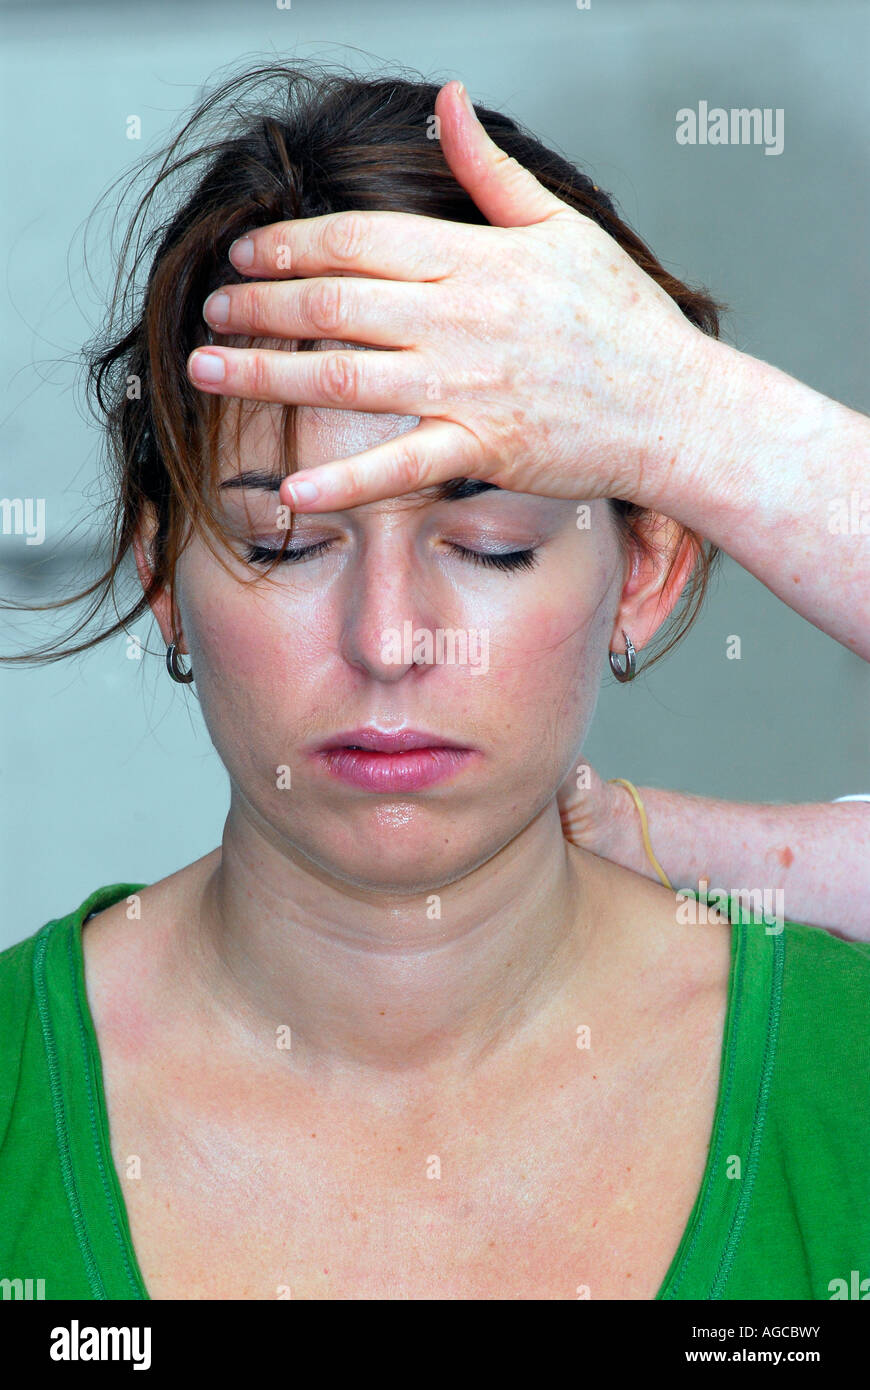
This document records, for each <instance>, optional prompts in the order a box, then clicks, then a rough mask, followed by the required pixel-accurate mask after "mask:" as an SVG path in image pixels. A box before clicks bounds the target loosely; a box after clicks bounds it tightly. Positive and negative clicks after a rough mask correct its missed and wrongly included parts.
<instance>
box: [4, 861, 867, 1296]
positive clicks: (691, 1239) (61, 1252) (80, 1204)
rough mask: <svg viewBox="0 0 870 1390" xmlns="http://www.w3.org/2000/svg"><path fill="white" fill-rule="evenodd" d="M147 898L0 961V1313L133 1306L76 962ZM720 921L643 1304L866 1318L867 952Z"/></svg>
mask: <svg viewBox="0 0 870 1390" xmlns="http://www.w3.org/2000/svg"><path fill="white" fill-rule="evenodd" d="M145 886H146V885H145V884H135V883H133V884H127V883H120V884H111V885H109V886H107V887H105V888H98V889H97V890H96V892H94V893H92V894H91V895H90V897H88V898H86V899H85V901H84V902H83V903H82V904H81V906H80V907H79V908H78V909H77V910H76V911H75V912H71V913H70V914H69V915H68V916H66V917H61V918H58V919H57V920H54V921H51V922H47V923H46V925H45V926H44V927H43V928H42V929H41V930H40V931H38V932H36V933H35V934H34V935H33V936H31V937H29V938H28V939H27V940H26V941H22V942H19V943H18V944H17V945H15V946H12V947H10V948H9V949H8V950H6V951H4V952H3V953H2V954H0V1018H2V1020H3V1022H2V1038H0V1297H3V1298H9V1297H16V1296H17V1297H23V1296H27V1290H28V1288H29V1289H31V1290H33V1289H37V1288H38V1287H39V1286H38V1285H37V1284H36V1283H35V1282H34V1284H33V1285H32V1286H27V1285H25V1284H24V1281H25V1280H33V1281H37V1280H40V1279H42V1280H44V1281H45V1283H44V1296H45V1298H47V1299H59V1298H71V1299H86V1298H88V1299H89V1298H105V1299H115V1298H124V1299H127V1298H134V1299H135V1298H139V1299H147V1298H148V1291H147V1289H146V1287H145V1283H144V1280H143V1278H142V1274H141V1272H140V1270H139V1266H138V1263H137V1260H136V1252H135V1250H134V1249H133V1244H132V1241H131V1238H130V1227H129V1223H128V1219H127V1213H126V1209H125V1205H124V1197H123V1193H122V1190H121V1184H120V1182H119V1180H118V1175H117V1172H116V1170H115V1166H114V1162H113V1159H112V1151H111V1147H110V1143H109V1129H108V1120H107V1114H106V1101H105V1095H104V1091H103V1079H102V1067H101V1063H100V1053H99V1047H98V1044H97V1038H96V1034H95V1031H94V1025H93V1019H92V1018H91V1013H90V1009H89V1007H88V1000H87V996H86V992H85V981H84V965H83V957H82V944H81V932H82V924H83V922H84V920H85V918H86V917H87V916H88V915H89V914H90V913H92V912H99V911H100V910H101V909H102V908H104V907H109V906H110V905H111V904H112V903H114V902H117V901H118V900H119V899H121V898H123V897H126V896H128V895H130V894H132V893H137V892H139V891H140V889H142V888H144V887H145ZM687 891H688V892H691V891H692V890H687ZM694 896H697V895H696V894H694ZM729 916H730V918H731V921H732V923H733V926H732V937H731V970H730V978H729V990H728V1010H727V1016H726V1023H725V1032H724V1040H723V1048H722V1059H721V1066H720V1078H719V1094H718V1100H717V1104H716V1114H715V1120H714V1124H713V1131H712V1136H711V1140H710V1145H709V1150H708V1155H707V1165H706V1169H705V1172H704V1176H703V1179H702V1182H701V1188H700V1191H699V1192H698V1195H697V1198H696V1200H695V1204H694V1207H693V1209H692V1212H691V1215H690V1217H689V1221H688V1225H687V1226H686V1229H685V1231H684V1233H683V1237H682V1240H681V1241H680V1244H679V1246H678V1248H677V1251H676V1253H675V1255H674V1258H673V1260H672V1261H671V1266H670V1268H669V1270H668V1272H667V1275H666V1276H665V1280H664V1283H663V1284H662V1286H661V1288H660V1289H659V1291H658V1294H657V1295H656V1298H657V1299H661V1300H665V1299H719V1298H721V1299H765V1298H788V1299H830V1298H834V1297H845V1298H850V1297H851V1298H862V1297H863V1298H870V1105H868V1097H870V1084H868V1083H870V943H860V944H859V943H855V942H846V941H842V940H840V939H839V938H838V937H834V936H831V935H830V934H829V933H828V932H826V931H822V930H820V929H818V928H816V927H807V926H802V925H799V924H798V923H795V922H787V923H786V924H785V927H784V929H783V930H782V931H781V932H777V931H776V930H771V931H768V930H767V929H766V928H765V926H764V925H763V924H762V923H759V924H757V925H753V923H752V919H751V916H750V914H749V912H748V909H744V910H741V908H740V906H739V904H738V902H737V899H736V898H731V899H729ZM698 929H699V930H703V929H704V928H703V925H699V928H698ZM6 1280H11V1281H17V1280H20V1281H22V1282H21V1285H20V1286H19V1285H17V1284H16V1283H14V1282H13V1283H11V1284H9V1285H7V1284H6V1283H4V1282H3V1281H6ZM837 1281H842V1282H837ZM863 1281H866V1282H864V1285H863V1290H861V1284H862V1282H863ZM859 1290H860V1291H859ZM532 1292H533V1291H531V1290H530V1294H531V1293H532ZM30 1296H31V1297H32V1296H34V1295H33V1293H32V1292H31V1293H30ZM36 1296H39V1294H38V1293H37V1295H36Z"/></svg>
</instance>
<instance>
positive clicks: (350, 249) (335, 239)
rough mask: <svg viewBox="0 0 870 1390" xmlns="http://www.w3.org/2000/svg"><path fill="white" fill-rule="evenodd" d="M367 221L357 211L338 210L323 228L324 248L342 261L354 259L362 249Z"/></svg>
mask: <svg viewBox="0 0 870 1390" xmlns="http://www.w3.org/2000/svg"><path fill="white" fill-rule="evenodd" d="M364 239H365V223H364V221H363V219H362V217H361V216H360V215H359V213H357V212H338V213H336V214H335V215H334V217H331V218H330V219H329V221H328V222H327V223H326V225H325V226H324V229H323V249H324V251H325V252H326V253H327V255H328V256H332V257H334V258H335V259H336V260H340V261H350V260H353V259H354V257H355V256H358V255H359V254H360V252H361V251H362V248H363V244H364Z"/></svg>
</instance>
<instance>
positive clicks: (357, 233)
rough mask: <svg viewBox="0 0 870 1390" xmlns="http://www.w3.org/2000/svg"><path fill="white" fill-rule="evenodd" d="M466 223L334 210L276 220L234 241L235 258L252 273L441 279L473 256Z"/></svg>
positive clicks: (413, 215) (415, 215) (470, 228)
mask: <svg viewBox="0 0 870 1390" xmlns="http://www.w3.org/2000/svg"><path fill="white" fill-rule="evenodd" d="M479 230H480V229H479V228H475V227H473V226H471V225H466V224H464V223H462V222H448V223H445V221H444V219H443V218H437V217H424V216H422V215H421V214H419V213H416V212H384V211H380V210H379V211H372V212H362V211H359V210H357V209H353V210H351V211H348V212H329V213H325V214H324V215H323V216H322V217H301V218H297V219H295V220H294V221H290V222H270V223H269V225H268V226H266V227H257V228H255V229H254V230H253V231H250V232H248V233H246V235H245V236H243V237H239V239H238V240H237V241H234V242H233V244H232V246H231V247H230V250H229V257H230V260H231V261H232V263H233V265H234V266H235V267H236V269H237V270H241V271H243V272H244V273H245V274H246V275H258V276H261V277H278V276H288V277H289V276H291V275H308V276H311V275H328V274H329V273H330V272H337V271H348V270H352V271H354V272H355V273H356V274H359V275H377V276H380V277H381V278H382V279H390V280H441V279H443V278H444V276H445V275H450V274H452V273H453V272H454V271H455V270H456V269H457V268H458V266H459V265H461V264H462V263H463V262H464V260H465V259H466V256H467V254H468V250H469V248H470V244H471V234H472V233H474V232H475V231H479Z"/></svg>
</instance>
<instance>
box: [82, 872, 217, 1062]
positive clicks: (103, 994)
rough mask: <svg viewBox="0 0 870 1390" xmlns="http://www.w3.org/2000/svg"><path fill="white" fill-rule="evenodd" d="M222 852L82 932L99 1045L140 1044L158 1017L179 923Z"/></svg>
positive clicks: (100, 916) (116, 907)
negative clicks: (112, 1042)
mask: <svg viewBox="0 0 870 1390" xmlns="http://www.w3.org/2000/svg"><path fill="white" fill-rule="evenodd" d="M220 853H221V851H220V849H219V848H218V849H216V850H212V852H211V853H210V854H207V855H204V856H203V857H202V858H201V859H197V860H194V862H193V863H192V864H187V865H185V866H184V868H182V869H179V870H177V872H175V873H174V874H169V875H168V876H167V877H166V878H163V879H159V880H158V881H157V882H156V883H152V884H149V885H148V886H147V887H146V888H143V889H142V890H141V891H140V892H139V893H137V894H136V898H137V903H136V911H135V912H134V913H133V912H131V911H130V907H129V902H128V899H127V898H122V899H121V900H120V901H119V902H117V903H113V904H112V906H111V907H107V908H104V909H103V910H102V911H101V912H98V913H97V914H96V915H95V916H94V917H92V918H91V919H90V921H88V922H87V923H86V925H85V926H84V927H83V929H82V955H83V958H84V965H85V982H86V987H87V993H88V1001H89V1004H90V1007H91V1012H92V1014H93V1017H94V1022H95V1025H96V1027H97V1032H98V1034H99V1035H100V1036H101V1041H102V1040H105V1042H107V1043H108V1042H109V1041H110V1039H115V1040H121V1039H123V1040H126V1043H127V1044H128V1045H129V1046H130V1048H132V1049H137V1048H139V1047H140V1046H141V1044H142V1041H143V1036H142V1034H143V1030H145V1029H146V1028H147V1029H148V1031H150V1029H151V1027H152V1026H154V1025H155V1024H156V1021H157V1020H158V1018H159V1015H160V1001H161V998H162V996H163V995H165V992H166V981H167V979H168V978H169V976H170V973H171V960H172V957H173V948H174V946H175V942H176V935H177V929H178V924H179V923H183V922H184V921H185V920H188V919H189V917H190V915H191V910H192V908H193V906H194V904H195V903H196V902H197V901H198V899H199V895H200V894H201V892H202V888H203V886H204V884H205V882H206V880H207V878H208V877H209V875H210V874H211V872H212V871H213V869H214V867H215V864H216V863H218V862H219V860H220Z"/></svg>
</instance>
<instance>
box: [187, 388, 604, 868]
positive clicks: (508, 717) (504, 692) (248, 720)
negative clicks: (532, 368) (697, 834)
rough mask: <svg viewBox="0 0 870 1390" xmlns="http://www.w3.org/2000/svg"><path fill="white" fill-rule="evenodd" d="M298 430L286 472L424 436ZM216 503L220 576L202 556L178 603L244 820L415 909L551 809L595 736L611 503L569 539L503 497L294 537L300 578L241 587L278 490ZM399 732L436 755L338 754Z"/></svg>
mask: <svg viewBox="0 0 870 1390" xmlns="http://www.w3.org/2000/svg"><path fill="white" fill-rule="evenodd" d="M297 419H298V432H297V441H298V451H299V462H300V466H314V465H316V464H318V463H322V462H326V461H330V460H332V459H336V458H342V457H347V456H349V455H352V454H357V453H360V452H362V451H363V450H365V449H368V448H371V447H372V446H374V445H375V444H378V443H382V442H384V441H385V440H387V439H389V438H391V437H393V436H395V435H398V434H401V433H403V432H404V431H406V430H408V429H410V428H413V426H414V425H415V424H416V423H417V422H416V419H413V418H411V419H409V418H408V417H398V416H387V415H365V414H362V413H360V412H354V411H338V410H315V409H313V408H307V407H306V408H304V409H300V410H299V412H298V417H297ZM279 422H280V410H279V408H278V407H274V408H273V407H268V408H263V409H260V410H258V411H257V412H255V413H253V414H251V415H250V416H249V417H247V420H246V424H245V428H244V430H243V433H242V443H241V454H240V456H239V458H238V459H237V460H236V461H235V462H228V463H227V465H226V467H225V468H224V469H223V470H222V479H223V481H224V482H227V481H230V480H232V479H233V478H236V479H237V478H238V475H239V474H240V473H244V472H247V471H251V470H257V471H258V472H260V473H261V474H262V473H266V474H269V473H273V472H274V473H275V475H276V479H280V476H281V474H280V464H279V459H280V453H279V448H278V427H279ZM221 499H222V503H223V505H224V506H225V508H226V513H227V519H228V521H229V523H230V525H231V527H232V528H233V530H234V531H235V532H237V533H238V535H239V541H238V544H237V545H236V547H235V551H234V554H233V556H232V557H231V559H230V564H231V566H232V570H233V574H228V573H227V572H226V571H225V570H224V569H223V568H222V567H221V565H220V564H219V563H218V561H217V560H216V558H215V557H214V556H213V555H212V554H211V553H210V551H209V550H208V547H207V546H206V545H204V544H203V542H202V541H200V540H199V539H198V538H194V540H193V541H191V543H190V544H189V545H188V547H187V548H186V549H185V551H184V552H183V554H182V556H181V558H180V561H179V564H178V569H177V572H176V589H175V601H176V605H177V608H178V611H179V614H180V619H181V624H182V634H183V639H184V645H185V646H186V648H187V651H188V652H189V653H190V660H191V662H192V666H193V671H194V674H195V678H196V689H197V692H198V696H199V699H200V702H201V706H202V710H203V715H204V717H205V720H206V723H207V725H208V729H209V732H210V734H211V737H212V739H213V742H214V744H215V747H216V749H217V751H218V753H219V755H220V757H221V759H222V761H223V762H224V764H225V766H226V767H227V769H228V772H229V774H230V777H231V780H232V783H233V796H234V798H241V806H240V809H241V810H243V811H244V812H245V813H246V814H250V813H251V810H253V812H254V813H255V815H254V819H255V821H257V822H258V823H259V824H260V825H261V827H262V828H263V829H264V830H265V833H267V834H268V836H269V838H270V839H272V840H273V842H274V843H277V844H278V845H282V846H286V847H287V848H288V850H291V849H292V850H296V851H301V852H302V853H303V854H304V855H305V856H307V857H308V859H309V860H311V861H313V862H314V863H315V864H316V865H318V866H319V867H320V869H321V870H324V871H326V872H327V873H328V874H330V875H331V876H333V877H335V878H338V879H340V880H343V881H348V882H352V883H354V884H357V885H360V886H369V887H373V888H382V889H393V890H400V891H401V890H405V891H422V890H424V889H426V888H435V887H438V886H441V885H444V884H446V883H449V882H451V881H453V880H454V879H456V878H458V877H460V876H462V875H463V874H465V873H467V872H470V871H471V870H472V869H473V868H475V867H476V866H478V865H479V864H481V863H483V862H485V861H486V860H487V859H489V858H490V857H491V856H492V855H493V854H495V853H496V852H497V851H498V850H499V849H501V848H502V847H503V846H504V845H505V844H507V843H508V842H509V841H510V840H512V839H513V838H514V837H515V836H516V835H517V834H518V833H519V832H520V831H521V830H522V829H523V828H524V827H525V826H526V825H527V824H528V823H529V822H530V821H531V820H532V819H533V818H534V817H535V816H537V814H538V813H539V812H540V811H541V809H542V808H543V807H544V806H546V805H547V804H548V803H549V802H551V800H552V799H553V797H554V796H555V794H556V791H557V789H558V787H559V785H560V784H561V782H562V781H563V780H564V778H565V777H566V775H567V774H568V773H569V772H570V771H571V769H572V767H573V766H574V765H575V763H576V761H577V758H578V754H579V750H580V748H581V745H582V743H583V739H584V736H585V734H586V730H587V727H588V725H589V723H590V720H591V718H592V714H593V711H594V707H595V702H596V699H597V694H598V689H599V684H600V680H601V674H602V669H603V667H604V665H605V664H606V661H607V653H608V648H609V646H610V644H611V637H612V633H613V622H614V614H615V612H616V610H617V605H618V602H619V596H620V593H621V590H622V585H623V581H624V578H625V566H624V560H623V557H622V555H621V552H620V551H619V548H618V545H617V539H616V531H615V527H614V523H613V521H612V519H611V516H610V511H609V507H608V504H607V502H606V501H604V500H596V501H593V502H591V503H590V504H589V507H590V513H591V523H590V525H589V526H588V527H586V526H584V527H582V528H581V526H579V525H578V506H577V504H576V503H575V502H573V501H565V500H559V499H548V498H543V497H533V496H529V495H525V494H518V493H510V492H501V491H486V492H482V493H480V494H479V495H476V496H470V497H466V498H461V499H456V500H451V501H439V500H431V499H430V497H429V496H428V494H417V495H416V496H414V497H410V498H409V497H404V498H394V499H392V500H389V501H386V502H381V503H371V504H367V505H365V506H361V507H358V508H356V509H353V510H350V511H345V512H335V513H331V514H324V515H320V516H314V515H309V516H299V517H297V518H296V519H295V522H294V529H293V535H292V538H291V540H290V547H291V548H292V551H293V552H297V553H298V558H296V559H293V560H290V561H285V562H283V563H281V564H280V565H279V566H278V567H277V568H276V569H275V570H274V571H273V573H272V575H271V576H270V577H269V578H268V579H262V580H261V582H260V583H258V584H251V583H245V582H239V581H240V580H248V581H249V580H251V579H252V578H253V577H254V576H255V575H257V574H260V573H262V569H263V566H262V565H258V564H257V563H256V560H254V561H253V562H250V563H249V562H247V561H246V559H245V558H244V556H245V555H246V554H247V550H248V547H249V546H259V547H264V548H266V547H272V548H279V547H280V544H281V541H282V536H283V533H282V530H281V529H280V528H279V526H278V525H277V509H278V494H277V481H276V483H275V490H274V491H267V490H264V489H256V488H253V487H248V488H244V489H242V488H239V487H236V486H233V487H222V489H221ZM246 513H247V517H246ZM248 518H249V520H248ZM256 553H258V554H259V553H260V552H259V551H258V552H256ZM506 556H509V557H510V558H501V559H499V557H506ZM439 634H440V636H439ZM409 731H411V733H412V734H414V733H416V734H419V735H421V736H422V737H421V738H420V739H418V740H417V742H418V743H422V744H424V745H428V747H429V750H430V751H425V750H424V751H420V750H419V749H418V751H417V752H413V751H410V750H408V749H404V750H402V748H401V747H400V748H399V749H398V751H396V750H395V749H394V750H393V751H392V752H391V751H389V750H387V749H384V748H382V749H381V750H380V751H378V750H377V749H376V748H372V747H369V748H368V751H366V750H365V748H363V749H362V751H354V749H353V747H352V746H351V745H355V744H362V745H366V744H369V745H371V744H373V743H376V742H377V736H378V733H379V732H380V733H386V734H389V733H395V732H404V733H406V734H407V733H408V732H409ZM412 741H413V740H412ZM336 744H338V745H341V746H340V747H336V746H335V745H336ZM444 744H449V745H452V748H451V749H448V750H445V748H444V747H443V745H444ZM437 745H442V746H441V749H440V751H437V747H436V748H435V751H431V750H432V748H433V746H437ZM342 749H343V751H342ZM288 784H289V785H288Z"/></svg>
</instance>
